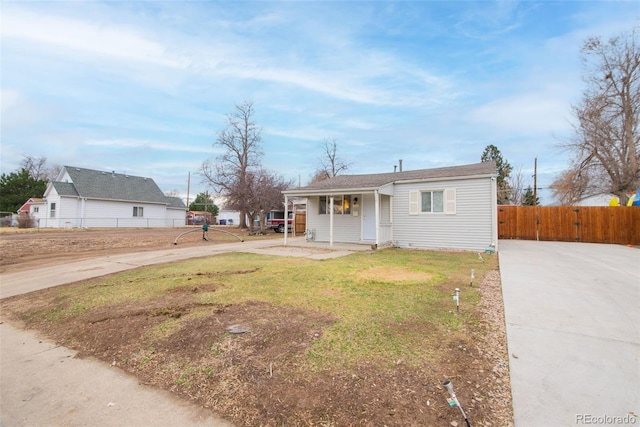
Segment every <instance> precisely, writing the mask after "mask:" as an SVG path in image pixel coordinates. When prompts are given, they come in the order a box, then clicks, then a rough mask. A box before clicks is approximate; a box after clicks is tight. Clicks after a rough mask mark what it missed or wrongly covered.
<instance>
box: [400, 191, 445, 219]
mask: <svg viewBox="0 0 640 427" xmlns="http://www.w3.org/2000/svg"><path fill="white" fill-rule="evenodd" d="M421 213H445V214H447V215H455V214H456V189H455V188H447V189H445V190H422V191H418V190H415V191H409V215H418V214H421Z"/></svg>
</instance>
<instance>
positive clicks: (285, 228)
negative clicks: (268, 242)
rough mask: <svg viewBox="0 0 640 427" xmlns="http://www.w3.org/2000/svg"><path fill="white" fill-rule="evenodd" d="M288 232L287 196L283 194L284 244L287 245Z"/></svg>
mask: <svg viewBox="0 0 640 427" xmlns="http://www.w3.org/2000/svg"><path fill="white" fill-rule="evenodd" d="M288 234H289V197H287V196H284V245H285V246H287V235H288Z"/></svg>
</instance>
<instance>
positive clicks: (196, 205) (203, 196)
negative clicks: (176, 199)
mask: <svg viewBox="0 0 640 427" xmlns="http://www.w3.org/2000/svg"><path fill="white" fill-rule="evenodd" d="M205 202H206V205H207V209H206V210H207V212H209V213H210V214H211V215H213V216H217V215H218V211H219V209H218V206H216V204H215V203H214V202H213V199H212V198H211V196H209V194H208V193H199V194H198V195H197V196H196V199H195V200H194V201H193V202H191V203H190V204H189V210H190V211H204V210H205Z"/></svg>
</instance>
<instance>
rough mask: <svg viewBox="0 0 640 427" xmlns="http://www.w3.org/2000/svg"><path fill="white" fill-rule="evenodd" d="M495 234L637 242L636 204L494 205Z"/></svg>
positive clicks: (638, 215) (639, 240)
mask: <svg viewBox="0 0 640 427" xmlns="http://www.w3.org/2000/svg"><path fill="white" fill-rule="evenodd" d="M498 237H499V238H500V239H522V240H552V241H560V242H588V243H613V244H622V245H640V207H636V206H631V207H628V206H615V207H609V206H606V207H604V206H602V207H601V206H498Z"/></svg>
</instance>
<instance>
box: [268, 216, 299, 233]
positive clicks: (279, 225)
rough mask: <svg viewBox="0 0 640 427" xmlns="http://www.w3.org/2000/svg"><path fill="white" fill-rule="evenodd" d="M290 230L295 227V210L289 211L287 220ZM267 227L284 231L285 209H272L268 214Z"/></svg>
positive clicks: (279, 231) (276, 230)
mask: <svg viewBox="0 0 640 427" xmlns="http://www.w3.org/2000/svg"><path fill="white" fill-rule="evenodd" d="M287 224H288V226H289V230H291V227H293V212H289V219H288V220H287ZM267 227H268V228H271V229H273V230H274V231H275V232H276V233H284V211H271V212H269V213H268V214H267Z"/></svg>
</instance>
